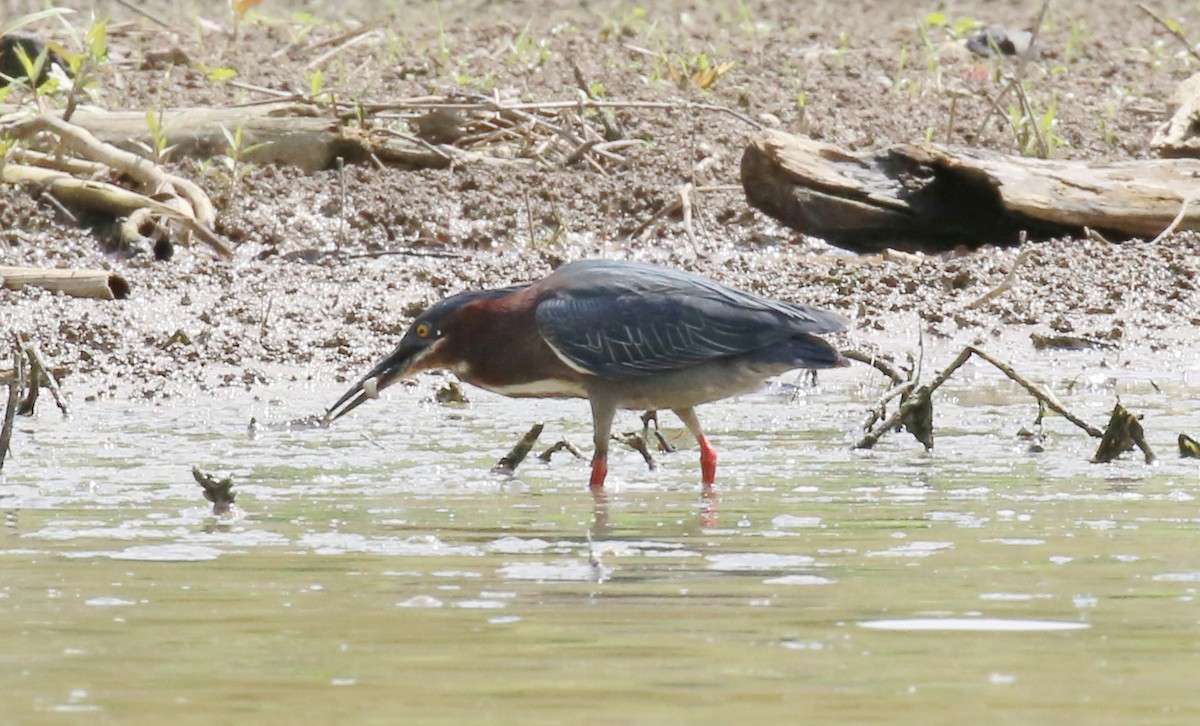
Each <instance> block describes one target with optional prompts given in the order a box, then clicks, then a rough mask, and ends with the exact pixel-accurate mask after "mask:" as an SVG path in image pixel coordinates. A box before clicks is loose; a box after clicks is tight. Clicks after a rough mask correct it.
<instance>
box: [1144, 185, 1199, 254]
mask: <svg viewBox="0 0 1200 726" xmlns="http://www.w3.org/2000/svg"><path fill="white" fill-rule="evenodd" d="M1191 203H1192V199H1191V197H1188V198H1186V199H1184V200H1183V203H1182V204H1180V205H1179V214H1176V215H1175V218H1174V219H1172V220H1171V223H1170V224H1168V225H1167V228H1166V229H1164V230H1163V231H1161V232H1159V233H1158V236H1157V237H1155V238H1154V239H1152V240H1150V244H1158V243H1159V242H1162V241H1163V239H1164V238H1166V237H1170V236H1171V233H1173V232H1174V231H1175V230H1177V229H1179V223H1180V222H1182V221H1183V218H1184V217H1185V216H1186V215H1187V210H1188V207H1189V206H1190V205H1191Z"/></svg>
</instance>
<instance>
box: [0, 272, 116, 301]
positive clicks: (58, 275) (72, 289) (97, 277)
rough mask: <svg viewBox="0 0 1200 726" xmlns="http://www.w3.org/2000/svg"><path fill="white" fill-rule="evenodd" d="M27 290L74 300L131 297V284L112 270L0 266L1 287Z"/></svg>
mask: <svg viewBox="0 0 1200 726" xmlns="http://www.w3.org/2000/svg"><path fill="white" fill-rule="evenodd" d="M26 286H31V287H41V288H45V289H47V290H53V291H54V292H62V293H65V294H67V295H70V296H71V297H90V298H97V299H100V300H124V299H125V298H127V297H129V283H128V282H127V281H126V280H125V278H124V277H122V276H121V275H119V274H117V273H115V272H112V271H109V270H58V269H44V268H36V267H4V266H0V287H5V288H8V289H9V290H20V289H21V288H23V287H26Z"/></svg>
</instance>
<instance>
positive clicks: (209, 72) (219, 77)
mask: <svg viewBox="0 0 1200 726" xmlns="http://www.w3.org/2000/svg"><path fill="white" fill-rule="evenodd" d="M200 70H201V71H202V72H203V73H204V77H205V78H207V79H208V80H210V81H213V82H214V83H224V82H225V81H231V80H233V79H234V78H237V76H238V72H237V70H236V69H233V68H229V67H227V66H218V67H216V68H209V67H207V66H204V65H201V66H200Z"/></svg>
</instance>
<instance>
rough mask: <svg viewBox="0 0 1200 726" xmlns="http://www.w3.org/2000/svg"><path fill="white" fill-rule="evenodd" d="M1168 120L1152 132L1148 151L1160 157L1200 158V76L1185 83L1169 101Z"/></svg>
mask: <svg viewBox="0 0 1200 726" xmlns="http://www.w3.org/2000/svg"><path fill="white" fill-rule="evenodd" d="M1171 103H1172V104H1173V105H1174V106H1175V111H1174V113H1172V114H1171V118H1170V119H1168V120H1167V121H1166V123H1164V124H1163V125H1162V126H1159V127H1158V128H1157V129H1155V131H1154V136H1153V137H1152V138H1151V139H1150V148H1151V149H1154V151H1155V152H1156V153H1157V154H1159V155H1160V156H1172V157H1184V156H1200V136H1198V135H1197V133H1196V132H1197V130H1200V125H1198V122H1200V73H1194V74H1192V75H1191V76H1189V77H1188V78H1186V79H1184V80H1183V81H1182V82H1180V84H1179V85H1178V86H1176V88H1175V93H1174V94H1173V95H1172V97H1171Z"/></svg>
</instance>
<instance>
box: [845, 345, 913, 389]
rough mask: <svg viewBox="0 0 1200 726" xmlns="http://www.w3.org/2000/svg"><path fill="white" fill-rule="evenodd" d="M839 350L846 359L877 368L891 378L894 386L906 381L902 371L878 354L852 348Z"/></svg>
mask: <svg viewBox="0 0 1200 726" xmlns="http://www.w3.org/2000/svg"><path fill="white" fill-rule="evenodd" d="M838 352H839V353H841V354H842V357H843V358H845V359H846V360H852V361H856V362H858V363H866V364H867V365H869V366H871V367H872V368H874V369H875V370H877V371H879V372H880V373H882V374H883V375H885V376H887V377H888V378H890V379H891V381H892V385H894V386H898V385H900V384H901V383H903V382H904V376H902V375H900V373H899V372H898V371H897V370H896V369H895V368H893V367H892V366H891V365H890V364H889V363H888V362H887V361H885V360H883V359H882V358H880V357H879V356H877V355H873V354H870V353H863V352H861V351H857V350H852V349H850V348H843V349H842V350H840V351H838Z"/></svg>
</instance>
